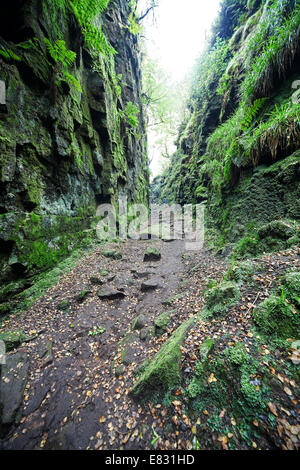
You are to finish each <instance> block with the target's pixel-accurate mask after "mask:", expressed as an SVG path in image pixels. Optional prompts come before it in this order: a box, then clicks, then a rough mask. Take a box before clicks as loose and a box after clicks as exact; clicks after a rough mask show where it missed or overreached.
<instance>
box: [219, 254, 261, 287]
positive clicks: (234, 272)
mask: <svg viewBox="0 0 300 470" xmlns="http://www.w3.org/2000/svg"><path fill="white" fill-rule="evenodd" d="M256 270H257V266H256V265H255V263H253V262H251V261H249V260H247V261H242V262H240V263H236V264H234V265H232V266H231V267H230V269H229V270H228V272H227V273H226V276H225V278H226V279H227V280H228V281H234V282H247V283H251V282H252V276H253V274H254V273H255V272H256Z"/></svg>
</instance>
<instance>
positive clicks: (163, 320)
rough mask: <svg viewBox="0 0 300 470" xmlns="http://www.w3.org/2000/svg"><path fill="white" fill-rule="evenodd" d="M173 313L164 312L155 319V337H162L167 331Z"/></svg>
mask: <svg viewBox="0 0 300 470" xmlns="http://www.w3.org/2000/svg"><path fill="white" fill-rule="evenodd" d="M172 313H173V311H172V312H163V313H161V314H160V315H159V316H158V317H157V318H155V319H154V334H155V336H161V335H162V334H164V333H165V332H166V330H167V326H168V324H169V322H170V320H171V315H172Z"/></svg>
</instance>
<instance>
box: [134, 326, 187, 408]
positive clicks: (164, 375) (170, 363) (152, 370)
mask: <svg viewBox="0 0 300 470" xmlns="http://www.w3.org/2000/svg"><path fill="white" fill-rule="evenodd" d="M194 321H195V319H194V318H192V319H190V320H188V321H186V322H185V323H183V324H182V325H181V326H180V327H179V328H177V330H176V331H175V333H174V334H173V335H172V336H171V337H170V338H169V339H168V341H167V342H166V343H165V344H164V345H163V346H162V347H161V349H160V350H159V351H158V353H157V354H156V355H155V356H154V358H153V359H152V361H151V362H150V364H148V365H147V366H146V368H145V370H144V371H143V373H142V374H141V376H140V378H139V379H138V381H137V382H136V383H135V385H134V386H133V387H132V389H131V394H132V395H133V396H134V397H136V398H139V399H140V400H142V401H151V400H153V399H155V398H158V397H162V396H163V395H164V394H166V393H167V392H168V391H171V390H172V389H174V388H175V387H176V386H178V385H179V384H180V383H181V373H180V361H181V350H180V346H181V345H182V344H183V342H184V339H185V337H186V334H187V332H188V330H189V329H190V328H191V326H192V324H193V323H194Z"/></svg>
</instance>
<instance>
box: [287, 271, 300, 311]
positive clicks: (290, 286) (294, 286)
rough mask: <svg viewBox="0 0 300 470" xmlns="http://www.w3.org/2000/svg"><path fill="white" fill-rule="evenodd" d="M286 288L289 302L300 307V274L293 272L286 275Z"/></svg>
mask: <svg viewBox="0 0 300 470" xmlns="http://www.w3.org/2000/svg"><path fill="white" fill-rule="evenodd" d="M283 283H284V288H285V289H286V292H287V296H288V298H289V300H290V301H291V302H292V303H294V304H295V305H296V306H297V307H300V272H299V271H291V272H289V273H287V274H286V275H285V278H284V281H283Z"/></svg>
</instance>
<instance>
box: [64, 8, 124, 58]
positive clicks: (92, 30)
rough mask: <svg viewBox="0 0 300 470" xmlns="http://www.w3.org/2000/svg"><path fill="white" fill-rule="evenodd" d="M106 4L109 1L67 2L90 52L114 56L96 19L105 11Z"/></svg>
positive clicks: (112, 49) (113, 51)
mask: <svg viewBox="0 0 300 470" xmlns="http://www.w3.org/2000/svg"><path fill="white" fill-rule="evenodd" d="M108 4H109V0H73V1H71V0H69V5H70V7H71V9H72V11H73V13H74V15H75V17H76V19H77V21H78V23H79V25H80V27H81V30H82V33H83V35H84V38H85V41H86V43H87V45H88V46H89V47H90V48H91V50H92V51H94V52H100V53H102V54H116V51H115V49H114V48H113V47H112V45H111V44H109V42H108V40H107V39H106V36H105V34H104V33H103V31H102V30H101V25H99V19H98V18H97V17H99V15H101V14H102V13H103V12H104V11H105V10H106V8H107V6H108ZM97 23H98V24H97Z"/></svg>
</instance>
